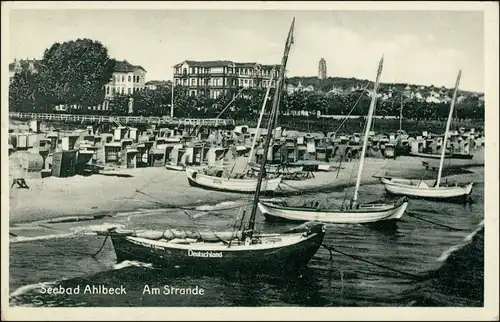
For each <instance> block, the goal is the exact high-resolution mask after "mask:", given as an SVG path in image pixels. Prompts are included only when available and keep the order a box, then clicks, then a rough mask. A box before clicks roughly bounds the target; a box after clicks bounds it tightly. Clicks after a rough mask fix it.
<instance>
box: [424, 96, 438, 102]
mask: <svg viewBox="0 0 500 322" xmlns="http://www.w3.org/2000/svg"><path fill="white" fill-rule="evenodd" d="M425 101H426V102H427V103H441V100H440V99H439V98H437V97H434V96H427V97H426V98H425Z"/></svg>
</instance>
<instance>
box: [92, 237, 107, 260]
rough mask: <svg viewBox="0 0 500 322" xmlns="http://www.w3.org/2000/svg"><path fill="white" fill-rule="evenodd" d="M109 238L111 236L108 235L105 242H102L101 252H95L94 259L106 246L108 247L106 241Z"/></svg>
mask: <svg viewBox="0 0 500 322" xmlns="http://www.w3.org/2000/svg"><path fill="white" fill-rule="evenodd" d="M108 237H109V235H106V238H104V241H103V242H102V245H101V248H99V250H98V251H97V252H95V254H93V255H92V257H94V258H95V257H96V256H97V255H98V254H99V253H100V252H101V250H102V249H103V248H104V245H106V241H107V240H108Z"/></svg>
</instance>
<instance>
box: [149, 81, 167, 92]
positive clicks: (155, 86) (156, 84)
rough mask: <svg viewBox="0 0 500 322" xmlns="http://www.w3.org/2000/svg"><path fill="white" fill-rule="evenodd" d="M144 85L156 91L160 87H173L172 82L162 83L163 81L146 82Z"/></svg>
mask: <svg viewBox="0 0 500 322" xmlns="http://www.w3.org/2000/svg"><path fill="white" fill-rule="evenodd" d="M144 85H145V86H146V88H148V89H151V90H156V89H158V88H160V87H164V88H170V87H171V86H172V82H171V81H162V80H151V81H149V82H146V84H144Z"/></svg>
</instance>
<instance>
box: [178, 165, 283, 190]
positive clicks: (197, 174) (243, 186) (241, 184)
mask: <svg viewBox="0 0 500 322" xmlns="http://www.w3.org/2000/svg"><path fill="white" fill-rule="evenodd" d="M207 170H208V168H205V167H200V168H186V176H187V179H188V182H189V184H190V185H191V186H193V187H200V188H204V189H210V190H219V191H228V192H245V193H250V192H255V189H256V187H257V181H258V179H257V178H243V179H236V178H227V177H219V176H214V175H208V174H206V173H207ZM220 172H222V170H221V171H220ZM280 183H281V177H276V178H269V179H265V180H263V182H262V186H261V190H260V191H261V192H264V193H267V192H273V191H275V190H276V189H278V186H279V184H280Z"/></svg>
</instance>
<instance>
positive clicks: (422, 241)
mask: <svg viewBox="0 0 500 322" xmlns="http://www.w3.org/2000/svg"><path fill="white" fill-rule="evenodd" d="M468 179H469V178H468ZM470 179H472V180H474V182H476V184H475V186H474V191H473V196H472V198H473V201H474V202H473V203H472V204H470V205H466V206H464V205H461V204H452V203H442V202H441V203H439V202H429V201H419V200H410V204H409V207H408V210H407V212H408V214H410V215H408V214H407V215H404V216H403V218H402V220H401V221H399V222H398V223H397V226H396V227H395V229H387V228H376V227H370V226H364V225H336V226H329V227H328V229H327V234H326V236H325V241H324V243H325V244H327V245H329V246H333V247H335V248H336V249H337V250H339V251H341V252H344V253H346V254H349V255H354V256H358V257H360V258H361V259H363V260H367V261H371V262H373V263H376V264H380V265H384V266H386V267H390V268H391V269H393V270H396V271H400V272H401V273H398V272H394V271H391V270H388V269H385V268H381V267H378V266H375V265H372V264H369V263H366V262H363V261H361V260H359V259H356V258H353V257H349V256H346V255H342V254H340V253H336V252H334V253H333V258H332V260H331V261H330V260H329V258H330V255H329V252H328V251H327V250H326V249H325V248H320V249H319V251H318V252H317V254H316V255H315V256H314V258H313V259H312V260H311V261H310V263H309V265H308V267H307V269H306V270H305V271H304V272H303V273H302V275H301V276H286V277H279V278H278V277H272V276H267V275H258V276H249V275H242V274H230V272H220V274H219V276H215V277H214V276H188V275H186V274H184V273H183V272H182V271H173V272H172V271H168V272H167V271H162V270H158V269H155V268H153V267H152V266H151V265H149V264H148V263H138V262H124V263H116V260H115V254H114V251H113V248H112V245H111V242H110V241H107V242H106V244H105V245H104V248H103V249H102V251H101V252H100V253H99V254H98V255H97V256H96V258H92V257H91V254H94V253H95V252H96V251H97V250H98V249H99V248H100V247H101V245H102V243H103V240H104V237H99V236H95V235H92V234H90V233H91V230H92V228H95V227H101V228H106V227H112V226H118V227H124V228H149V229H155V228H156V229H159V227H166V226H170V227H176V228H182V227H186V228H188V227H193V225H195V226H196V227H198V228H199V229H203V228H212V229H218V230H226V229H231V228H232V226H233V225H234V223H235V220H237V217H238V216H239V215H240V214H241V213H240V211H239V209H234V207H235V206H238V205H239V204H246V203H247V202H249V201H250V199H248V198H246V197H245V198H246V199H245V198H242V200H240V201H236V202H225V203H221V204H219V205H218V206H217V207H218V208H219V209H220V208H233V209H229V210H221V211H217V210H215V209H216V208H217V207H215V208H214V207H213V206H208V205H205V206H202V207H199V209H200V210H207V209H212V210H211V212H210V213H208V214H207V213H206V212H202V211H187V212H188V213H189V215H190V216H188V215H186V214H185V212H184V211H182V210H181V211H179V210H176V211H172V210H164V209H155V210H143V211H141V210H138V211H134V212H126V213H120V214H118V215H117V216H114V217H113V218H104V219H101V220H94V221H88V222H73V223H72V222H69V223H58V224H52V223H51V224H42V226H43V227H41V226H40V223H36V224H25V225H19V226H18V227H13V228H12V229H11V232H13V233H15V234H17V235H19V236H23V237H13V238H11V244H10V304H11V305H14V306H17V305H22V306H64V307H65V306H408V305H412V306H482V305H483V298H482V289H483V269H484V267H482V266H480V265H479V266H478V265H468V266H467V265H465V266H462V267H460V270H461V271H460V272H454V271H453V269H450V268H449V267H448V266H449V265H448V266H447V265H445V264H446V263H448V262H449V261H451V260H452V259H456V258H455V257H456V256H454V255H453V256H451V255H449V254H448V253H447V251H448V250H450V248H452V247H456V246H457V245H461V243H462V242H463V240H464V238H465V237H466V236H467V235H469V234H470V233H472V232H473V231H474V230H475V229H476V228H477V224H478V223H479V222H481V220H482V219H483V215H484V214H483V212H484V206H483V204H484V202H483V194H484V185H483V183H482V181H483V178H482V176H479V175H477V177H474V176H472V177H471V178H470ZM344 195H345V194H344V192H329V193H321V194H318V195H317V196H316V197H317V198H320V199H323V200H325V199H328V200H341V199H342V198H343V197H344ZM291 198H292V199H294V200H293V202H303V201H305V200H309V199H311V197H305V196H294V197H291ZM360 198H361V199H362V200H363V201H367V202H369V201H374V200H378V199H380V198H386V196H385V192H384V189H383V186H382V185H380V184H376V185H369V186H363V187H362V189H361V194H360ZM411 214H415V215H418V216H420V217H422V218H425V219H426V220H430V221H433V222H436V223H439V224H441V225H447V226H451V227H454V228H456V230H451V229H447V228H443V227H440V226H438V225H433V224H431V223H428V222H424V221H421V220H419V219H416V218H415V217H412V216H411ZM293 226H296V224H282V223H281V224H270V223H266V222H265V221H264V220H263V216H258V221H257V227H258V228H259V229H260V230H261V231H263V232H272V231H276V230H285V229H287V228H291V227H293ZM469 243H470V242H469ZM467 245H468V244H467ZM474 245H475V246H474V247H472V248H471V247H469V246H467V247H464V246H460V247H458V248H457V249H458V250H455V251H454V252H452V253H451V254H456V253H457V252H463V251H464V249H467V252H466V253H464V255H463V256H465V257H464V258H466V259H467V260H470V262H471V263H472V262H473V263H476V262H482V261H483V256H484V254H483V246H482V243H480V244H478V245H476V244H474ZM462 262H463V260H462ZM468 270H470V271H468ZM430 273H432V275H429V274H430ZM459 273H460V274H459ZM409 274H413V275H417V276H419V277H421V278H419V280H415V279H414V278H413V277H412V276H411V275H409ZM464 280H466V281H467V282H468V288H470V289H472V290H475V291H471V292H463V291H460V290H459V289H458V288H457V285H458V284H460V283H462V282H463V281H464ZM457 283H458V284H457ZM99 284H100V285H106V286H109V287H120V286H123V287H124V288H125V289H126V292H127V294H126V295H102V294H101V295H99V294H94V295H89V294H82V293H83V291H84V288H85V286H86V285H99ZM59 285H61V286H62V287H64V288H67V287H76V286H80V289H81V293H80V294H79V295H71V296H69V295H48V294H42V291H43V290H44V289H47V287H49V286H51V287H57V286H59ZM145 285H148V286H150V287H160V288H163V286H164V285H169V286H172V287H184V288H185V287H196V286H197V287H198V288H203V289H204V295H148V294H143V290H144V287H145Z"/></svg>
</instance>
